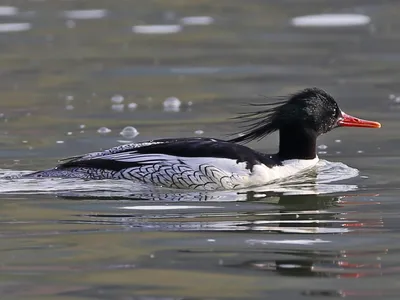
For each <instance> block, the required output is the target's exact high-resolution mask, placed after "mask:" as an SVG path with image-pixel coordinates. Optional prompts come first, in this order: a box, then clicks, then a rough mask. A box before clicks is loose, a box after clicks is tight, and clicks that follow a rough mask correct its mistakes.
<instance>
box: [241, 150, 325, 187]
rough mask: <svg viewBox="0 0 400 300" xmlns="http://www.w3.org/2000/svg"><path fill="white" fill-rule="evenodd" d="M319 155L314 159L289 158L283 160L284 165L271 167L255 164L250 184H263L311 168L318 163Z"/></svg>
mask: <svg viewBox="0 0 400 300" xmlns="http://www.w3.org/2000/svg"><path fill="white" fill-rule="evenodd" d="M318 160H319V158H318V156H317V157H315V158H314V159H289V160H284V161H283V162H282V166H275V167H272V168H269V167H267V166H265V165H255V166H254V168H253V172H252V174H251V176H250V182H249V184H248V185H246V186H244V187H248V186H255V185H263V184H267V183H269V182H271V181H275V180H278V179H283V178H287V177H290V176H293V175H295V174H297V173H299V172H301V171H304V170H307V169H310V168H312V167H314V166H315V165H316V164H317V163H318Z"/></svg>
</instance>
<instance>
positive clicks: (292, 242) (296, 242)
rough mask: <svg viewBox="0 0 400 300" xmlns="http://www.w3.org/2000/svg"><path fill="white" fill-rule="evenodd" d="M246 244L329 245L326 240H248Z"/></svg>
mask: <svg viewBox="0 0 400 300" xmlns="http://www.w3.org/2000/svg"><path fill="white" fill-rule="evenodd" d="M246 243H247V244H250V245H256V244H261V245H268V244H289V245H314V244H322V243H331V241H328V240H321V239H313V240H311V239H310V240H306V239H304V240H256V239H250V240H246Z"/></svg>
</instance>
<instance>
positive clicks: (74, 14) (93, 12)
mask: <svg viewBox="0 0 400 300" xmlns="http://www.w3.org/2000/svg"><path fill="white" fill-rule="evenodd" d="M107 13H108V12H107V10H106V9H84V10H67V11H65V12H64V16H65V17H66V18H68V19H82V20H85V19H86V20H89V19H101V18H104V17H105V16H106V15H107Z"/></svg>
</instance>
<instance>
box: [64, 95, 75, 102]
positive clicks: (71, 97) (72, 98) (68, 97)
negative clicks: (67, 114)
mask: <svg viewBox="0 0 400 300" xmlns="http://www.w3.org/2000/svg"><path fill="white" fill-rule="evenodd" d="M65 100H67V101H72V100H74V96H72V95H68V96H66V97H65Z"/></svg>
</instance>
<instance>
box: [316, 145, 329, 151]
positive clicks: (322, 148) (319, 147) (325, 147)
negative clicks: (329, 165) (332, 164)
mask: <svg viewBox="0 0 400 300" xmlns="http://www.w3.org/2000/svg"><path fill="white" fill-rule="evenodd" d="M318 149H321V150H325V149H328V146H327V145H319V146H318Z"/></svg>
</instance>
